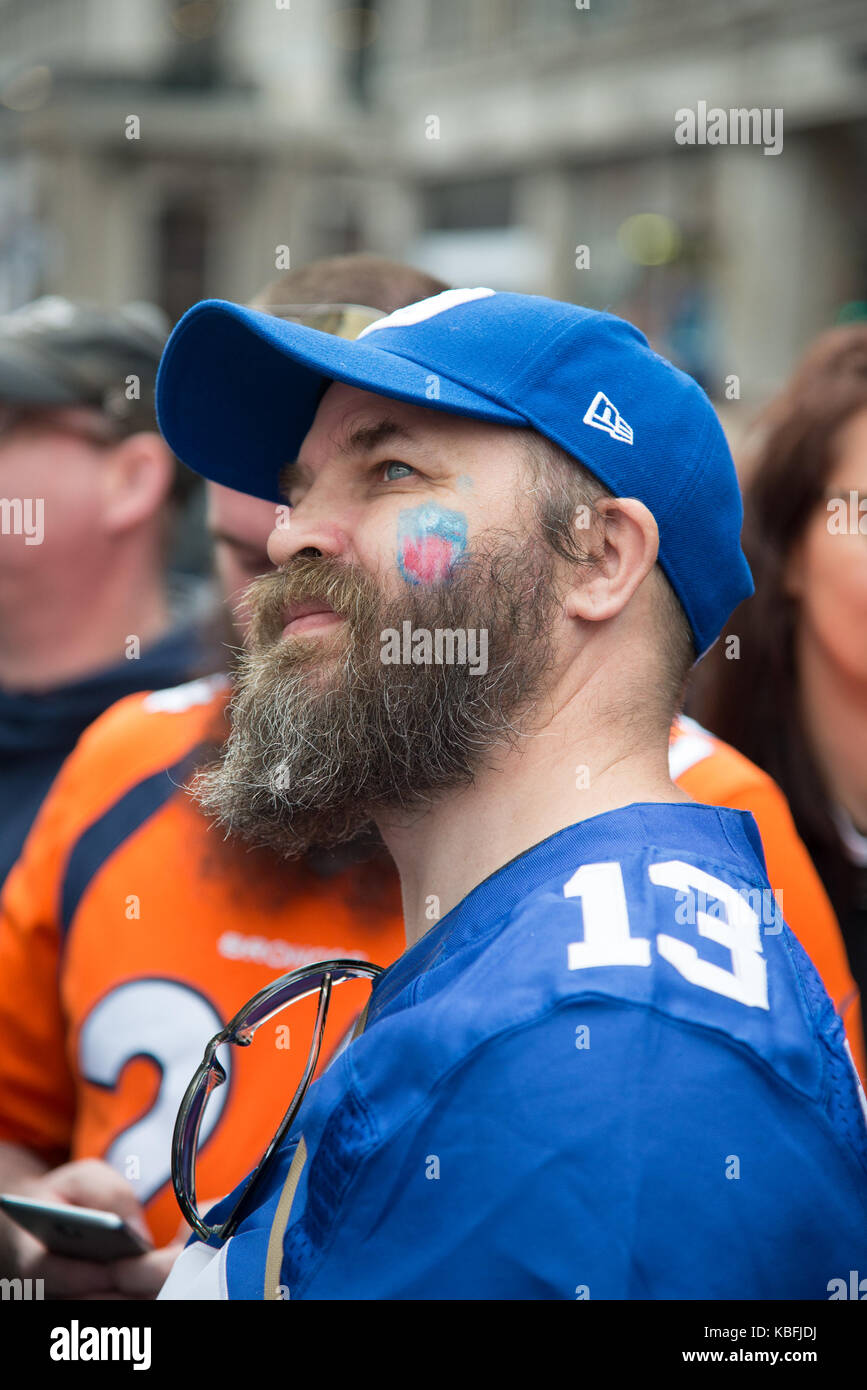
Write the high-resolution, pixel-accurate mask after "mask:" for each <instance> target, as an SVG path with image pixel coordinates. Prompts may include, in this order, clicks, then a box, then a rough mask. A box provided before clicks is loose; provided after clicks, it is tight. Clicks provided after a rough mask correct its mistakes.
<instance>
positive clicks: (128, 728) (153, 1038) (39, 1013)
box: [0, 256, 444, 1298]
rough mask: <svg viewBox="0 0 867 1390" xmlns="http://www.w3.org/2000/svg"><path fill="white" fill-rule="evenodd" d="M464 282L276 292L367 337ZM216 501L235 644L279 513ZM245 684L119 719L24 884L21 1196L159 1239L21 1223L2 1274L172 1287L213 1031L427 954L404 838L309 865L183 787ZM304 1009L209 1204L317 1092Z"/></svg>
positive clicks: (125, 1289) (324, 275) (9, 1106)
mask: <svg viewBox="0 0 867 1390" xmlns="http://www.w3.org/2000/svg"><path fill="white" fill-rule="evenodd" d="M442 288H444V287H443V286H442V284H441V283H440V282H439V281H436V280H433V279H432V278H431V277H430V276H428V275H425V274H423V273H422V272H419V271H415V270H412V269H410V268H408V267H405V266H401V265H397V264H394V263H392V262H388V261H383V260H380V259H379V258H376V257H370V256H349V257H341V258H334V259H332V260H330V261H323V262H317V263H314V264H313V265H311V266H307V267H303V268H301V269H300V270H298V271H292V272H289V273H288V274H287V275H285V276H283V277H282V278H281V279H280V280H279V281H277V282H276V283H275V285H273V286H271V287H269V288H268V290H266V291H263V293H262V294H261V295H260V296H258V297H257V300H256V301H254V302H256V303H257V306H258V307H261V308H268V309H270V310H271V311H272V312H275V313H278V314H284V315H287V316H291V317H296V318H303V320H304V321H306V322H310V323H314V324H315V325H316V326H318V327H321V328H323V329H324V330H326V331H331V332H335V333H338V334H341V335H343V336H355V334H356V333H358V332H359V331H360V329H361V328H362V327H363V326H365V324H367V323H370V322H373V321H374V320H375V319H376V318H377V317H379V316H380V314H381V313H385V312H389V311H391V310H393V309H396V308H398V307H400V306H401V305H403V304H406V303H410V302H412V301H414V300H416V299H419V298H421V297H424V296H426V295H430V294H432V293H436V292H438V291H439V290H440V289H442ZM371 304H372V306H373V307H372V308H371V307H366V306H367V305H371ZM299 306H303V307H299ZM208 513H209V515H208V524H209V529H210V531H211V533H212V536H213V539H214V549H215V563H216V569H217V573H218V576H219V580H220V584H221V587H222V590H223V593H224V594H225V595H226V599H227V609H231V608H234V609H235V610H236V613H235V627H234V629H232V627H231V626H230V625H229V624H227V631H226V634H225V635H226V637H227V639H228V641H229V642H235V643H236V642H237V641H238V640H239V634H242V633H243V630H244V627H245V623H246V613H245V610H244V607H243V599H242V594H243V590H244V589H245V587H246V585H247V584H248V583H249V581H250V579H252V578H253V577H254V575H256V574H260V573H261V572H262V571H263V570H265V569H268V568H270V563H269V561H268V557H267V554H266V552H265V543H266V540H267V538H268V535H269V533H270V532H271V530H272V528H273V526H274V522H275V509H274V506H273V504H272V503H269V502H265V501H261V500H259V499H257V498H252V497H248V496H246V495H245V494H242V493H239V492H234V491H232V490H230V489H228V488H222V487H219V486H218V485H216V484H213V485H209V487H208ZM230 693H231V687H230V682H229V680H228V679H227V678H226V677H225V676H217V677H216V678H211V679H201V680H195V681H192V682H190V683H187V684H185V685H182V686H179V687H176V688H172V689H169V690H163V691H157V692H153V693H150V694H147V695H139V694H137V695H135V696H133V697H132V698H128V699H124V700H122V701H119V702H118V703H117V704H116V705H114V706H113V707H112V708H111V709H110V710H108V711H107V712H106V713H105V715H103V716H102V717H101V718H100V719H99V720H97V721H96V723H94V724H93V725H92V726H91V727H90V728H89V729H88V730H87V731H86V732H85V734H84V735H83V736H82V738H81V739H80V741H79V743H78V745H77V746H76V748H75V750H74V752H73V753H72V754H71V755H70V757H69V758H68V759H67V761H66V763H65V764H64V766H63V767H62V769H61V771H60V773H59V775H58V777H57V779H56V781H55V783H54V785H53V787H52V789H51V791H50V792H49V795H48V798H47V801H46V803H45V805H44V807H43V809H42V813H41V814H40V816H39V818H38V820H37V822H36V824H35V825H34V827H33V829H32V831H31V833H30V836H29V838H28V840H27V842H26V844H25V847H24V850H23V852H22V855H21V857H20V859H19V861H18V863H17V864H16V865H15V866H14V868H13V870H12V872H11V874H10V876H9V880H8V883H7V885H6V889H5V892H4V896H3V899H2V906H0V1190H6V1191H9V1190H14V1191H18V1192H20V1193H22V1194H23V1195H28V1196H32V1197H36V1198H39V1199H41V1200H53V1201H63V1202H73V1203H75V1204H78V1205H83V1206H92V1207H97V1208H100V1209H103V1210H110V1211H116V1212H117V1213H118V1214H119V1215H121V1216H123V1217H124V1218H125V1219H126V1220H128V1221H129V1222H130V1224H132V1225H133V1226H135V1227H137V1228H138V1229H139V1230H140V1231H141V1232H142V1234H145V1235H148V1236H149V1237H150V1238H151V1239H152V1240H153V1241H154V1242H155V1243H156V1246H157V1249H156V1250H154V1251H153V1252H150V1253H148V1254H146V1255H143V1256H141V1257H140V1258H138V1259H131V1260H126V1261H121V1262H118V1263H116V1264H114V1265H100V1264H96V1263H93V1262H89V1261H78V1260H70V1259H65V1258H63V1257H59V1256H52V1255H48V1254H47V1253H46V1251H45V1249H44V1247H43V1246H42V1245H41V1244H40V1243H39V1242H38V1241H36V1240H35V1239H33V1238H32V1237H30V1236H28V1235H27V1234H25V1233H24V1232H23V1231H22V1230H21V1229H20V1228H19V1227H17V1226H14V1225H13V1224H12V1223H11V1222H9V1221H7V1220H6V1219H5V1218H0V1263H2V1265H3V1271H2V1272H3V1273H6V1272H7V1271H9V1272H12V1273H16V1274H19V1275H23V1276H29V1277H34V1276H35V1277H43V1278H44V1279H45V1281H46V1293H47V1296H49V1297H62V1296H71V1297H76V1296H88V1297H97V1298H99V1297H109V1296H111V1297H117V1296H118V1295H120V1296H127V1297H152V1296H153V1295H154V1294H155V1292H156V1290H157V1289H158V1288H159V1287H160V1285H161V1284H162V1282H163V1280H164V1279H165V1276H166V1273H167V1272H168V1269H169V1268H170V1266H171V1263H172V1261H173V1259H174V1256H175V1254H176V1253H177V1248H178V1242H179V1241H180V1240H182V1239H185V1238H186V1235H187V1234H188V1231H187V1230H186V1227H184V1228H183V1231H182V1232H179V1222H180V1213H179V1211H178V1207H177V1204H176V1202H175V1198H174V1193H173V1190H172V1186H171V1181H170V1157H169V1155H170V1142H171V1134H172V1127H173V1124H174V1118H175V1114H176V1112H177V1108H178V1105H179V1103H180V1100H181V1097H182V1095H183V1092H184V1090H185V1089H186V1086H187V1084H188V1082H189V1080H190V1077H191V1076H192V1073H193V1071H194V1070H195V1068H196V1066H197V1064H198V1062H199V1061H200V1060H201V1056H202V1052H203V1050H204V1046H205V1043H206V1042H207V1040H208V1038H209V1037H210V1036H211V1035H212V1034H213V1033H214V1032H215V1031H216V1030H218V1029H219V1028H220V1027H221V1026H222V1025H223V1023H224V1022H225V1021H226V1020H227V1019H228V1018H230V1017H231V1016H232V1015H233V1014H234V1013H235V1012H236V1011H237V1009H238V1008H239V1007H240V1006H241V1005H242V1004H243V1003H244V1002H245V1000H246V999H247V998H249V996H250V995H252V994H254V993H255V992H256V991H258V990H259V989H261V988H262V987H263V986H265V985H266V984H268V983H270V982H271V981H272V980H273V979H274V978H275V977H276V976H278V975H280V974H283V973H284V972H286V971H288V970H291V969H294V968H296V967H297V966H299V965H302V964H306V963H309V962H311V961H315V960H319V959H322V958H324V957H329V956H332V957H338V956H342V957H353V958H354V957H357V958H361V959H372V960H374V961H376V962H377V963H379V964H388V963H390V962H391V961H392V960H393V959H394V958H395V957H396V956H397V955H399V954H400V953H401V951H402V950H403V948H404V933H403V918H402V913H401V905H400V890H399V887H398V884H397V880H396V877H394V876H393V875H392V873H391V872H390V864H391V861H390V860H387V859H385V858H384V852H383V851H381V850H380V851H378V852H377V854H376V855H375V857H374V858H373V859H371V860H370V862H367V863H353V862H351V859H352V851H348V852H347V853H345V854H343V855H342V856H341V855H337V854H334V853H331V854H328V855H321V856H318V857H317V856H316V855H315V854H311V855H308V856H307V857H305V859H303V860H301V861H298V862H293V863H291V864H286V863H284V862H282V861H279V860H277V859H276V858H275V857H274V856H273V855H272V854H271V853H270V852H267V851H264V850H263V851H250V850H247V849H241V848H236V847H235V846H233V845H232V844H230V843H227V842H225V841H224V839H223V837H222V832H220V831H219V830H216V829H214V828H213V827H212V826H211V825H210V824H209V822H208V821H207V820H206V819H205V817H204V816H203V815H202V814H201V812H199V811H198V810H196V809H195V808H194V806H193V803H192V801H191V800H190V798H189V796H188V795H187V794H186V792H185V791H184V790H183V784H184V782H185V781H186V780H188V778H189V776H190V775H191V773H192V771H193V769H194V768H195V767H197V766H200V765H202V763H204V762H207V761H208V760H209V759H212V758H213V757H215V756H216V755H217V753H218V751H219V748H220V746H221V744H222V743H223V741H224V739H225V737H226V734H227V732H228V723H227V711H226V707H227V704H228V700H229V696H230ZM358 849H359V847H358V846H356V848H355V853H356V855H357V853H358ZM365 997H366V989H365V986H364V985H362V984H361V983H360V982H358V983H356V982H351V983H347V984H344V985H342V986H341V987H340V988H339V989H338V990H336V991H335V996H334V1002H333V1005H332V1011H331V1015H330V1019H329V1037H330V1039H331V1044H330V1047H331V1051H332V1052H333V1048H334V1046H339V1042H340V1040H341V1038H342V1037H344V1036H346V1035H347V1034H348V1032H349V1030H350V1029H351V1027H352V1026H353V1024H354V1021H355V1018H356V1017H357V1014H358V1012H359V1010H360V1008H361V1006H362V1001H363V999H364V998H365ZM308 1005H309V1008H308ZM299 1009H300V1010H304V1009H307V1014H303V1013H302V1014H301V1016H299V1015H295V1016H293V1018H292V1027H291V1031H290V1030H289V1029H288V1028H287V1027H286V1026H285V1025H283V1024H280V1023H278V1024H276V1025H275V1026H274V1028H272V1029H271V1030H268V1029H267V1028H263V1030H262V1032H261V1034H260V1035H259V1037H258V1038H257V1044H256V1046H255V1048H253V1049H251V1050H250V1052H249V1053H245V1054H243V1055H241V1056H240V1057H238V1058H236V1057H234V1056H233V1057H232V1058H231V1064H232V1065H231V1072H230V1076H229V1080H228V1083H227V1084H226V1085H225V1087H224V1088H223V1090H222V1091H221V1093H220V1097H219V1100H218V1102H217V1104H218V1107H219V1113H218V1116H217V1122H216V1124H214V1125H213V1126H212V1131H211V1132H209V1133H208V1135H207V1136H206V1139H205V1143H204V1145H203V1155H202V1163H201V1166H200V1171H199V1174H198V1178H199V1189H200V1191H201V1194H202V1197H203V1199H204V1200H208V1199H211V1200H214V1199H217V1198H218V1197H220V1196H222V1195H223V1194H224V1193H225V1192H227V1191H229V1190H230V1189H231V1188H232V1187H233V1186H234V1185H235V1184H236V1183H237V1182H238V1180H239V1179H240V1178H241V1177H243V1175H244V1173H245V1172H247V1170H248V1169H249V1168H250V1167H251V1166H252V1165H253V1164H254V1163H255V1161H256V1160H257V1158H258V1157H259V1155H260V1153H261V1152H262V1150H263V1149H264V1148H265V1146H266V1144H267V1142H268V1140H269V1139H270V1137H271V1134H272V1133H273V1130H274V1128H275V1127H276V1123H277V1121H278V1120H279V1117H280V1115H281V1114H282V1113H283V1111H284V1110H285V1108H286V1105H287V1104H288V1101H289V1099H290V1098H291V1096H292V1094H293V1092H294V1089H295V1086H296V1084H297V1082H298V1080H299V1078H300V1075H301V1071H302V1069H303V1064H304V1061H305V1060H306V1051H307V1039H308V1037H309V1025H310V1024H312V1018H313V1001H307V1002H306V1003H305V1004H302V1005H300V1006H299ZM305 1030H306V1031H305ZM332 1030H333V1031H332ZM326 1044H328V1039H326ZM235 1051H236V1049H232V1052H233V1053H234V1052H235ZM325 1061H327V1054H326V1055H325V1056H324V1057H323V1062H325ZM209 1123H210V1119H209Z"/></svg>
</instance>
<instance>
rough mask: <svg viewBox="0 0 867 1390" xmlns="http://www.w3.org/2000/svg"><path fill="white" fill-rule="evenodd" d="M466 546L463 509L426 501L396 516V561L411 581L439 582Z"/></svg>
mask: <svg viewBox="0 0 867 1390" xmlns="http://www.w3.org/2000/svg"><path fill="white" fill-rule="evenodd" d="M466 548H467V519H466V517H465V516H464V514H463V512H451V511H447V510H446V508H445V507H436V506H433V505H432V504H431V503H429V502H428V503H425V504H424V505H422V506H420V507H411V508H409V509H408V510H406V511H402V512H401V513H400V515H399V516H398V518H397V564H398V568H399V570H400V572H401V574H402V575H403V577H404V579H405V580H406V581H407V583H408V584H437V583H439V582H440V581H441V580H443V579H445V577H446V576H447V574H448V573H449V571H450V570H451V568H452V566H453V565H454V564H455V563H456V561H458V560H459V559H460V558H461V556H462V555H463V553H464V551H465V550H466Z"/></svg>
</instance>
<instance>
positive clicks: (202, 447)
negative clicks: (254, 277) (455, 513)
mask: <svg viewBox="0 0 867 1390" xmlns="http://www.w3.org/2000/svg"><path fill="white" fill-rule="evenodd" d="M378 336H379V334H378V332H377V331H376V330H375V331H373V332H372V333H370V334H369V335H368V336H365V337H364V338H362V339H360V340H355V341H348V340H347V339H345V338H337V337H334V336H332V335H331V334H330V333H323V332H320V331H319V330H318V329H315V328H307V327H305V326H304V325H303V324H299V323H292V322H290V321H288V320H286V319H277V318H273V317H272V316H271V315H269V314H265V313H262V312H260V311H258V310H255V309H247V308H244V307H243V306H242V305H239V304H231V303H229V302H228V301H226V300H221V299H209V300H204V301H203V302H202V303H201V304H197V305H195V306H194V307H193V308H192V309H190V310H189V311H188V312H187V313H186V314H185V315H184V317H183V318H182V319H181V320H180V322H179V323H178V324H177V326H176V328H175V329H174V332H173V333H172V334H171V336H170V338H169V340H168V343H167V344H166V348H165V352H164V353H163V357H162V361H161V363H160V368H159V373H158V375H157V384H156V409H157V419H158V421H159V426H160V429H161V430H162V433H163V435H164V437H165V439H166V441H167V442H168V444H169V446H170V448H171V449H172V451H173V452H174V453H175V454H176V455H177V457H178V458H179V459H181V460H182V461H183V462H184V463H186V464H187V465H188V466H189V467H190V468H192V469H194V470H195V472H197V473H201V474H202V475H203V476H204V477H206V478H210V479H211V480H212V481H213V482H217V483H222V484H223V485H224V486H225V487H231V488H235V489H237V490H238V491H239V492H247V493H250V494H251V495H252V496H254V497H262V498H264V499H265V500H266V501H269V502H281V501H284V500H285V499H284V498H282V497H281V495H280V492H279V489H278V486H277V479H278V477H279V474H280V471H281V469H282V467H283V466H284V464H286V463H290V462H292V461H293V460H294V459H295V458H296V457H297V455H298V452H299V449H300V447H301V444H302V441H303V439H304V436H305V435H306V434H307V431H308V430H309V428H310V426H311V424H312V423H313V417H314V416H315V414H316V410H317V408H318V405H319V401H320V399H321V396H322V392H323V391H324V390H325V388H326V387H327V386H328V384H329V383H330V382H332V381H342V382H345V383H346V384H347V385H350V386H356V387H358V388H359V389H360V390H362V391H372V392H374V393H375V394H376V395H380V396H387V397H390V398H392V399H394V400H400V401H409V402H412V403H413V404H415V405H420V406H425V407H428V408H430V409H433V410H444V411H447V412H449V413H451V414H456V415H466V416H470V417H471V418H473V419H478V420H490V421H492V422H494V423H497V424H504V425H525V424H526V423H527V422H526V420H525V419H524V417H523V416H521V415H518V414H516V413H515V412H514V411H512V410H509V409H507V408H506V407H504V406H501V405H499V404H497V402H496V401H493V400H491V399H489V398H488V397H486V396H483V395H480V394H478V393H476V392H474V391H470V390H469V389H468V388H467V387H465V386H462V385H461V384H460V383H459V382H456V381H452V380H451V379H450V378H448V377H446V376H442V375H439V374H437V373H435V372H433V371H432V370H431V368H430V366H426V365H424V364H422V363H419V362H414V361H412V360H411V359H409V358H407V357H402V356H398V355H397V354H396V353H395V352H394V351H388V350H386V349H385V348H384V347H381V346H378V345H377V338H378Z"/></svg>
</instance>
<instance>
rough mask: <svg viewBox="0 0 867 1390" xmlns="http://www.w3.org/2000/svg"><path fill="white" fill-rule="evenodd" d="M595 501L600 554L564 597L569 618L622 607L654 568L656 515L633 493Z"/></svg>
mask: <svg viewBox="0 0 867 1390" xmlns="http://www.w3.org/2000/svg"><path fill="white" fill-rule="evenodd" d="M594 507H595V511H596V513H597V516H598V517H599V522H598V523H597V524H598V525H599V527H600V533H601V537H602V541H601V554H600V556H599V560H598V562H597V563H596V564H595V566H594V567H593V568H592V569H591V570H590V571H589V572H588V573H587V575H586V578H585V579H584V580H583V582H582V583H580V584H578V585H576V586H575V587H574V588H572V589H570V590H569V592H568V593H567V595H566V598H565V601H564V607H565V610H566V613H567V615H568V616H569V617H570V618H583V619H585V620H586V621H588V622H600V621H602V620H603V619H605V618H613V617H616V616H617V614H618V613H620V612H622V610H623V609H624V608H625V607H626V605H627V604H628V603H629V600H630V599H631V598H632V595H633V594H634V593H635V591H636V589H637V588H638V586H639V585H640V584H641V583H643V581H644V580H645V579H646V577H647V575H648V574H649V573H650V571H651V570H652V569H653V566H654V565H655V564H656V557H657V554H658V551H659V528H658V527H657V525H656V520H655V518H654V516H653V513H652V512H651V511H650V510H649V509H648V508H647V507H645V505H644V503H643V502H639V501H638V498H637V497H601V498H600V499H599V500H598V501H597V502H596V503H595V504H594ZM599 549H600V547H597V551H598V550H599Z"/></svg>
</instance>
